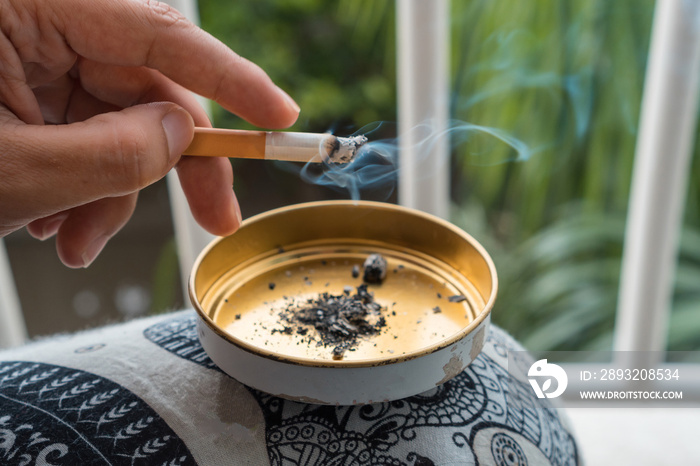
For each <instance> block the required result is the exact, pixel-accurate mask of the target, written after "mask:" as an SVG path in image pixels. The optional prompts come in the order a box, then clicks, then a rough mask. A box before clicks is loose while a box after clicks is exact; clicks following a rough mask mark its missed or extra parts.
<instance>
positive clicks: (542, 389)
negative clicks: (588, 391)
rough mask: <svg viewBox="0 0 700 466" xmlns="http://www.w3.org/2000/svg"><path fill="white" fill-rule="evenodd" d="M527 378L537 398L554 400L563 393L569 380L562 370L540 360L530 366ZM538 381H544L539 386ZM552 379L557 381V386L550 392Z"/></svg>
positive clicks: (544, 360)
mask: <svg viewBox="0 0 700 466" xmlns="http://www.w3.org/2000/svg"><path fill="white" fill-rule="evenodd" d="M527 376H528V377H529V378H528V380H529V381H530V385H532V389H533V390H535V394H536V395H537V398H545V397H546V398H556V397H558V396H560V395H561V394H562V393H564V390H566V385H567V384H568V383H569V378H568V377H567V376H566V372H564V369H562V368H561V367H560V366H557V365H556V364H551V363H548V362H547V360H546V359H540V360H539V361H537V362H535V363H534V364H533V365H532V366H530V370H529V371H527ZM545 378H546V379H545ZM539 379H545V380H544V382H543V383H542V385H541V386H540V384H539V382H538V380H539ZM552 379H554V380H556V381H557V385H556V388H555V389H554V390H553V391H550V390H551V388H552Z"/></svg>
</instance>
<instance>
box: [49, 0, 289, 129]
mask: <svg viewBox="0 0 700 466" xmlns="http://www.w3.org/2000/svg"><path fill="white" fill-rule="evenodd" d="M47 4H48V5H50V8H52V9H53V11H54V12H55V15H56V17H57V19H58V21H57V24H58V25H59V27H60V31H61V33H62V34H63V35H64V36H65V37H66V40H67V43H68V44H69V45H70V47H71V48H72V49H73V50H75V51H76V53H77V54H78V55H80V56H83V57H85V58H87V59H90V60H96V61H100V62H103V63H108V64H113V65H121V66H146V67H149V68H153V69H156V70H158V71H160V72H161V73H163V74H164V75H165V76H167V77H169V78H170V79H172V80H173V81H175V82H177V83H178V84H180V85H182V86H184V87H186V88H188V89H190V90H192V91H194V92H196V93H197V94H199V95H202V96H204V97H207V98H210V99H213V100H215V101H217V102H218V103H220V104H221V105H222V106H223V107H224V108H227V109H228V110H230V111H232V112H233V113H235V114H237V115H239V116H240V117H242V118H244V119H246V120H247V121H249V122H251V123H252V124H254V125H256V126H261V127H267V128H286V127H288V126H290V125H292V124H293V123H294V122H295V121H296V119H297V117H298V114H299V111H298V107H296V106H295V104H293V102H290V99H289V98H288V96H286V94H285V93H284V92H282V91H281V90H280V89H279V88H278V87H277V86H276V85H275V84H274V83H273V82H272V80H271V79H270V78H269V76H268V75H267V74H266V73H265V72H264V71H263V70H262V69H261V68H260V67H259V66H257V65H255V64H254V63H252V62H250V61H248V60H246V59H244V58H242V57H240V56H239V55H237V54H236V53H234V52H233V51H232V50H230V49H229V48H228V47H226V46H225V45H224V44H223V43H221V42H220V41H219V40H217V39H215V38H214V37H212V36H211V35H210V34H208V33H206V32H205V31H203V30H201V29H199V28H198V27H196V26H195V25H194V24H192V23H191V22H190V21H188V20H187V19H186V18H185V17H184V16H183V15H182V14H181V13H180V12H178V11H177V10H175V9H174V8H172V7H170V6H168V5H167V4H165V3H160V2H157V1H142V0H121V1H110V0H71V1H66V0H64V1H61V2H47ZM96 34H99V37H100V40H94V38H95V35H96Z"/></svg>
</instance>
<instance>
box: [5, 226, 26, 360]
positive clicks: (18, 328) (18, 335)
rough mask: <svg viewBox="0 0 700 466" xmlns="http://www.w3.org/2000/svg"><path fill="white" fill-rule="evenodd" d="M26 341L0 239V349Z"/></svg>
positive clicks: (15, 290) (13, 286)
mask: <svg viewBox="0 0 700 466" xmlns="http://www.w3.org/2000/svg"><path fill="white" fill-rule="evenodd" d="M26 340H27V326H26V325H25V322H24V316H23V315H22V307H21V305H20V302H19V296H17V288H16V287H15V280H14V278H13V275H12V268H11V267H10V261H9V260H8V258H7V251H6V250H5V242H4V241H3V239H2V238H0V348H9V347H12V346H19V345H21V344H22V343H24V342H25V341H26Z"/></svg>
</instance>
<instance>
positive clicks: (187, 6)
mask: <svg viewBox="0 0 700 466" xmlns="http://www.w3.org/2000/svg"><path fill="white" fill-rule="evenodd" d="M166 3H168V4H169V5H171V6H173V7H174V8H175V9H177V10H178V11H179V12H180V13H182V14H183V15H185V17H187V19H189V20H190V21H192V22H193V23H195V24H199V12H198V10H197V0H166ZM200 103H202V105H203V106H204V107H205V108H207V109H208V104H209V103H208V101H206V100H205V99H201V98H200ZM167 183H168V194H169V197H170V211H171V213H172V216H173V226H174V228H175V241H176V243H177V252H178V262H179V265H180V278H181V280H182V285H183V287H184V289H183V294H184V299H185V303H189V298H188V293H187V281H188V280H189V275H190V271H191V269H192V265H194V261H195V259H196V258H197V255H198V254H199V252H200V251H201V250H202V249H204V247H205V246H206V245H207V244H209V242H210V241H211V240H212V239H213V238H214V237H213V236H212V235H211V234H209V233H207V232H206V231H205V230H204V229H203V228H202V227H200V226H199V224H197V222H196V221H195V219H194V217H193V216H192V213H191V212H190V209H189V207H188V205H187V199H185V195H184V194H183V192H182V188H181V187H180V180H179V179H178V178H177V174H176V173H175V172H172V173H169V174H168V176H167Z"/></svg>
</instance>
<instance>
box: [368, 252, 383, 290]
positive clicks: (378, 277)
mask: <svg viewBox="0 0 700 466" xmlns="http://www.w3.org/2000/svg"><path fill="white" fill-rule="evenodd" d="M362 267H363V268H364V274H363V276H362V279H363V280H364V281H365V283H381V282H383V281H384V279H385V278H386V259H384V257H383V256H382V255H380V254H370V255H369V256H367V259H365V263H364V264H363V266H362Z"/></svg>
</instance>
